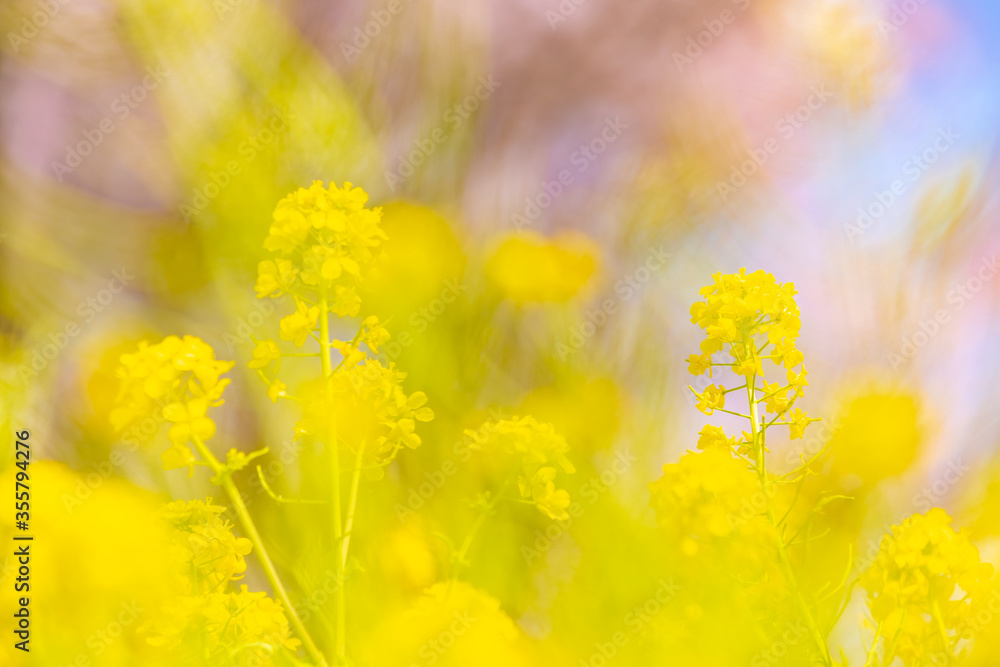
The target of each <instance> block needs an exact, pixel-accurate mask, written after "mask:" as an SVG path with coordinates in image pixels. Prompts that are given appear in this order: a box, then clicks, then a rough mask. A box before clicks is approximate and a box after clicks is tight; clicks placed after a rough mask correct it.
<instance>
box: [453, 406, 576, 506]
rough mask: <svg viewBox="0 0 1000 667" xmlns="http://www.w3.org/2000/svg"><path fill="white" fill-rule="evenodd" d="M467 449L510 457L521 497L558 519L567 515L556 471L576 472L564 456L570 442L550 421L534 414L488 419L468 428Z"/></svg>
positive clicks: (566, 498)
mask: <svg viewBox="0 0 1000 667" xmlns="http://www.w3.org/2000/svg"><path fill="white" fill-rule="evenodd" d="M465 434H466V435H467V436H468V437H469V438H470V448H471V449H478V450H482V451H484V452H486V453H487V454H488V455H506V456H509V457H513V458H514V459H515V460H516V465H517V486H518V490H519V491H520V494H521V497H522V498H524V499H526V500H530V501H531V502H532V503H534V505H535V507H537V508H538V511H540V512H542V513H543V514H545V515H547V516H549V517H551V518H553V519H557V520H561V521H565V520H566V519H568V518H569V514H568V513H567V511H566V508H567V507H569V503H570V497H569V492H568V491H566V490H565V489H559V488H556V485H555V477H556V474H557V473H558V472H560V471H561V472H563V473H572V472H575V471H576V468H574V467H573V464H572V463H571V462H570V460H569V459H568V458H566V452H568V451H569V445H568V444H567V443H566V439H565V438H564V437H563V436H562V435H560V434H559V433H557V432H556V430H555V428H554V427H553V426H552V425H551V424H544V423H539V422H537V421H536V420H535V418H534V417H530V416H528V417H513V418H511V419H502V420H499V421H493V422H487V423H485V424H483V425H482V426H481V427H479V428H478V429H476V430H467V431H466V432H465Z"/></svg>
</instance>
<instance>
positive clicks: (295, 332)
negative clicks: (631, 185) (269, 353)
mask: <svg viewBox="0 0 1000 667" xmlns="http://www.w3.org/2000/svg"><path fill="white" fill-rule="evenodd" d="M318 321H319V308H317V307H316V306H313V307H311V308H310V307H309V306H308V305H306V304H305V303H304V302H302V301H299V302H298V303H297V304H296V309H295V312H294V313H292V314H291V315H288V316H286V317H283V318H281V339H282V340H290V341H292V342H293V343H294V344H295V346H296V347H302V345H303V343H305V342H306V338H308V337H309V334H310V332H312V331H313V330H314V329H315V328H316V323H317V322H318Z"/></svg>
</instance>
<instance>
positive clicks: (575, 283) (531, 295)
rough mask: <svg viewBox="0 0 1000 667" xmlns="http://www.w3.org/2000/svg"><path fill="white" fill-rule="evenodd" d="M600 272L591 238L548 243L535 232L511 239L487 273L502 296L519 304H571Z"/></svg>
mask: <svg viewBox="0 0 1000 667" xmlns="http://www.w3.org/2000/svg"><path fill="white" fill-rule="evenodd" d="M596 269H597V249H596V247H595V246H594V244H593V242H591V241H590V240H589V239H586V238H583V237H578V236H563V237H559V238H554V239H551V240H546V239H544V238H542V237H541V236H540V235H538V234H535V233H528V234H520V235H517V236H511V237H509V238H507V239H506V240H505V241H504V242H503V243H502V244H501V245H500V247H499V248H497V250H496V252H495V253H494V254H493V256H492V257H490V258H489V259H488V260H487V262H486V274H487V276H488V278H489V279H490V282H491V283H492V284H493V285H495V286H496V287H497V289H498V290H499V292H500V294H501V295H502V296H503V297H504V298H507V299H510V300H512V301H514V302H516V303H530V302H541V303H544V302H549V303H551V302H556V303H561V302H565V301H568V300H569V299H571V298H572V297H573V296H575V295H576V294H577V293H579V291H580V290H581V289H582V288H583V287H584V285H586V284H587V281H588V280H590V277H591V276H592V275H593V274H594V272H595V271H596Z"/></svg>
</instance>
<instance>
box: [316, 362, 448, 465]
mask: <svg viewBox="0 0 1000 667" xmlns="http://www.w3.org/2000/svg"><path fill="white" fill-rule="evenodd" d="M404 378H406V373H402V372H400V371H397V370H396V368H395V366H394V365H393V364H389V365H388V366H383V365H382V364H381V363H379V362H378V361H377V360H375V359H371V358H367V359H366V360H365V362H364V363H363V364H358V365H355V366H352V367H350V368H348V367H344V368H342V369H341V370H340V371H338V372H336V373H334V374H332V375H331V376H330V377H329V379H328V380H327V385H326V388H325V389H324V386H323V384H322V381H321V382H320V383H319V384H318V385H316V386H315V387H314V389H313V390H312V391H311V392H308V393H307V395H308V396H309V397H310V398H309V400H308V401H307V403H306V406H305V410H304V413H303V417H302V420H301V421H300V422H299V423H298V425H297V426H296V433H297V434H298V436H303V435H318V436H320V437H324V436H326V435H327V434H332V433H336V436H337V439H338V441H339V442H340V443H342V444H346V445H347V446H348V447H349V448H351V449H354V450H355V451H357V450H358V449H359V448H363V449H364V453H365V457H366V460H367V461H368V463H369V465H372V466H377V465H381V464H384V463H387V462H389V461H391V460H392V459H393V458H395V456H396V454H397V453H398V452H399V451H400V450H401V449H403V448H404V447H406V448H409V449H415V448H416V447H419V446H420V436H419V435H417V433H416V422H418V421H420V422H427V421H430V420H432V419H433V418H434V412H433V411H432V410H431V409H430V408H428V407H426V406H425V405H424V404H425V403H426V402H427V396H426V395H425V394H424V393H423V392H421V391H418V392H414V393H413V394H410V395H407V394H406V392H404V391H403V387H402V381H403V379H404ZM327 396H329V398H327Z"/></svg>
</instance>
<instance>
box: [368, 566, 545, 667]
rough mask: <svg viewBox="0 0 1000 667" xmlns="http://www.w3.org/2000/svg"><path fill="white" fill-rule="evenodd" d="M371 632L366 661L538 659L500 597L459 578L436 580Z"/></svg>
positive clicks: (444, 666)
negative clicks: (501, 603) (439, 581)
mask: <svg viewBox="0 0 1000 667" xmlns="http://www.w3.org/2000/svg"><path fill="white" fill-rule="evenodd" d="M373 637H375V638H376V639H375V640H374V641H373V642H371V645H370V646H369V648H368V649H367V651H366V653H367V655H366V656H365V657H366V658H367V660H366V661H365V662H364V663H363V664H370V665H378V666H379V667H410V666H411V665H413V664H417V663H418V658H420V659H421V661H423V664H431V663H433V664H434V665H436V666H437V667H469V666H470V665H475V666H476V667H507V666H509V665H518V666H528V665H533V664H535V663H534V662H533V661H532V660H531V658H530V652H529V649H528V646H527V641H526V638H525V637H524V635H523V633H522V632H521V630H520V629H519V627H518V625H517V624H516V623H515V622H514V621H513V620H512V619H511V618H510V617H509V616H508V615H507V614H506V613H505V612H504V610H503V608H502V607H501V606H500V601H499V600H496V599H495V598H493V597H491V596H490V595H488V594H486V593H484V592H482V591H479V590H476V589H475V588H473V587H472V586H470V585H469V584H467V583H464V582H461V581H456V582H454V583H453V584H448V583H447V582H442V583H437V584H434V585H433V586H431V587H430V588H429V589H428V590H427V591H425V593H424V595H422V596H421V597H420V599H419V600H417V602H416V604H414V605H413V606H412V607H410V608H408V609H405V610H404V611H402V612H397V613H395V614H392V615H389V616H387V617H386V618H385V619H384V620H383V622H382V625H381V627H380V628H379V630H378V631H377V632H376V633H373ZM386 637H391V638H392V641H386V640H385V638H386ZM445 642H447V643H445ZM445 646H447V648H445Z"/></svg>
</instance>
